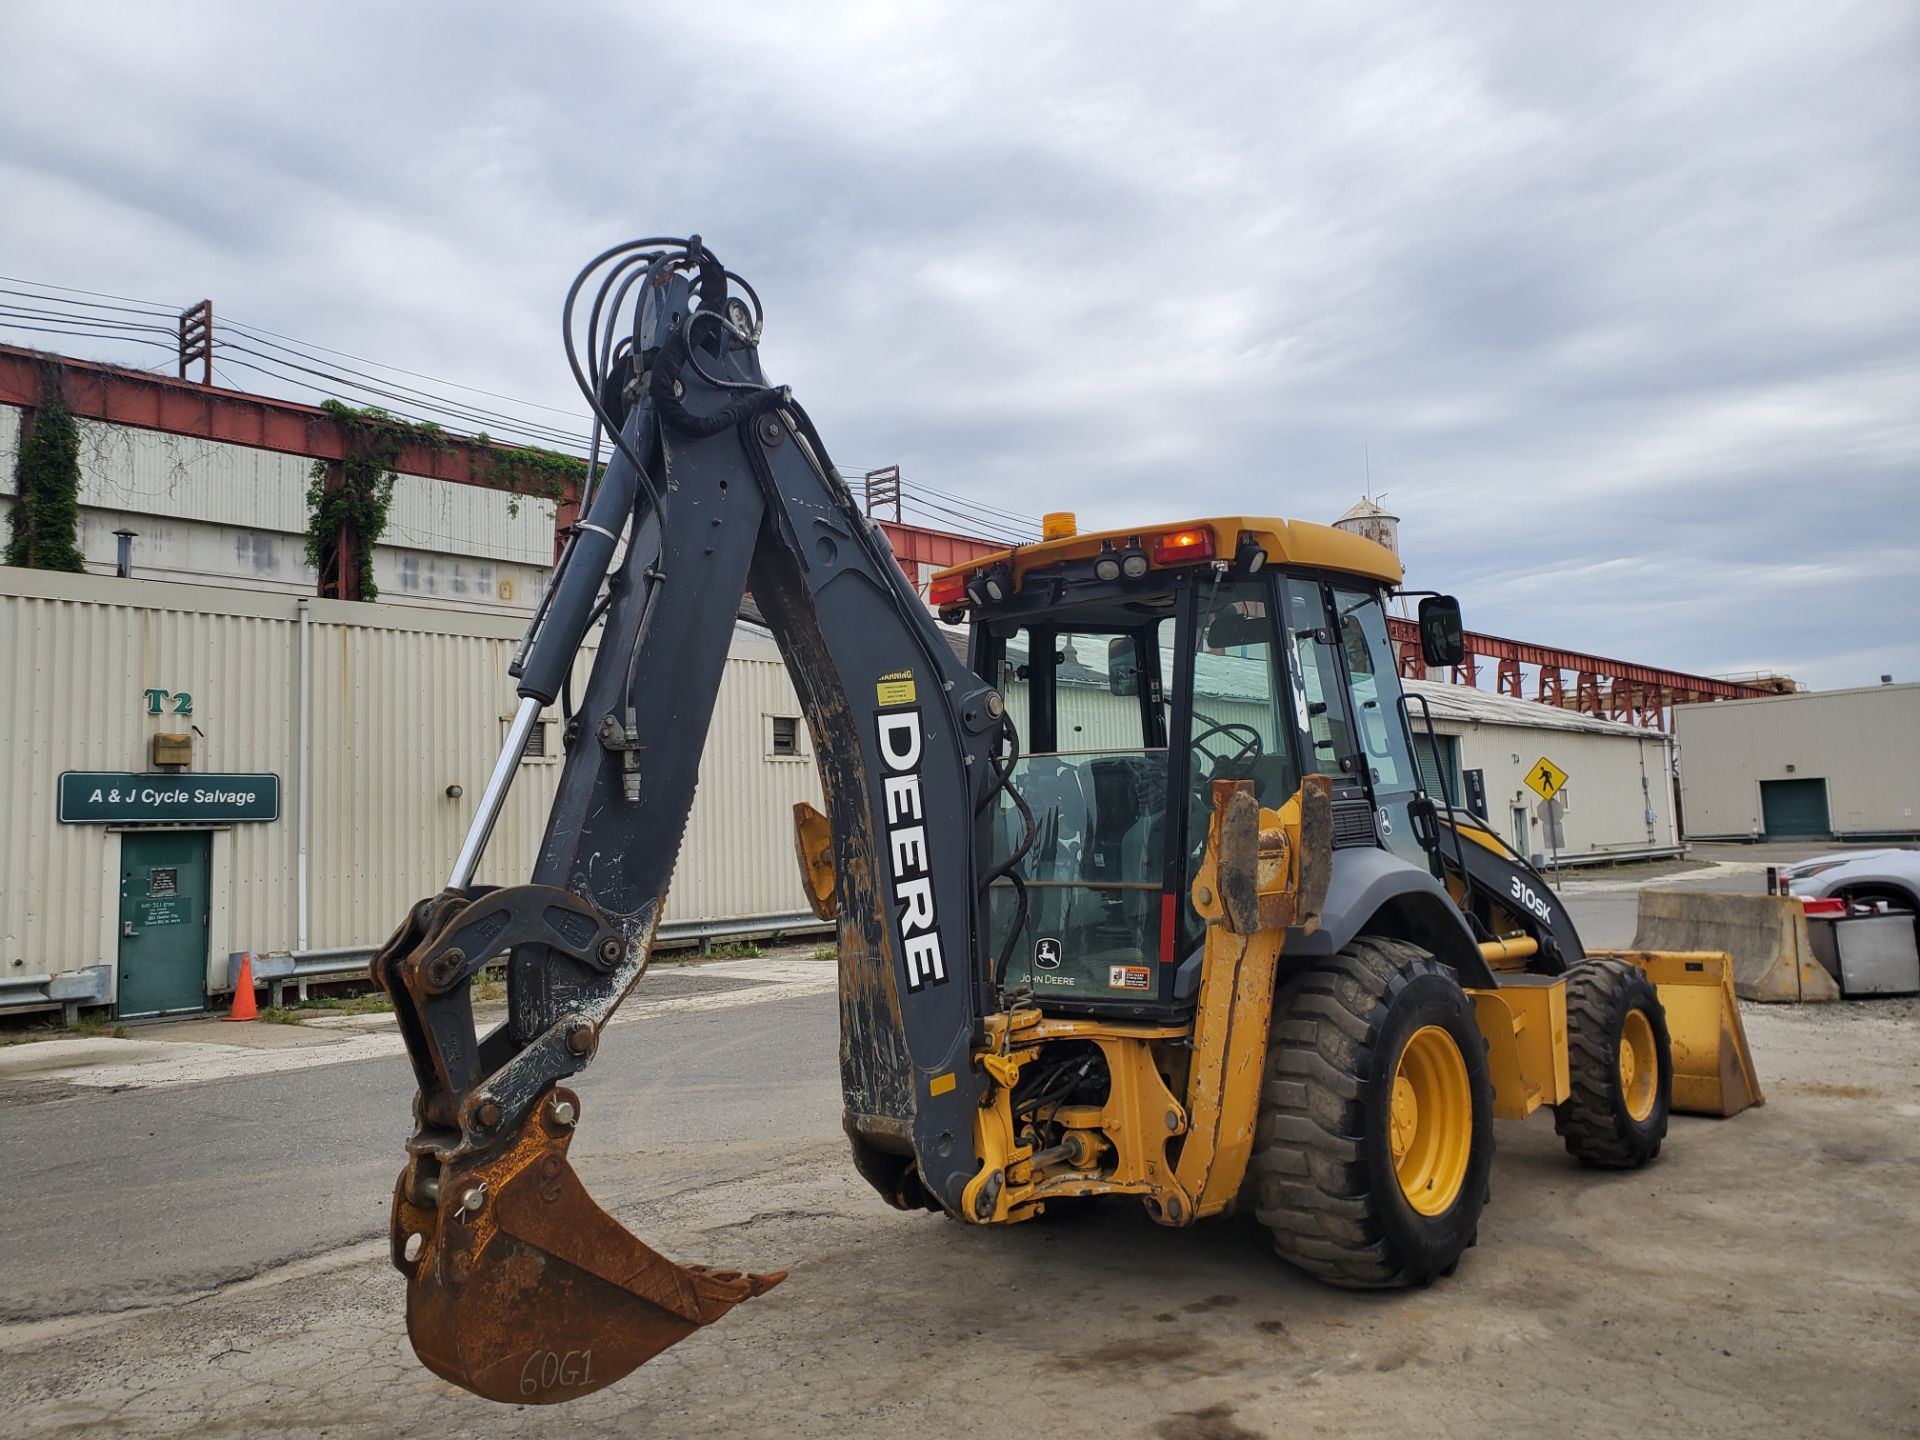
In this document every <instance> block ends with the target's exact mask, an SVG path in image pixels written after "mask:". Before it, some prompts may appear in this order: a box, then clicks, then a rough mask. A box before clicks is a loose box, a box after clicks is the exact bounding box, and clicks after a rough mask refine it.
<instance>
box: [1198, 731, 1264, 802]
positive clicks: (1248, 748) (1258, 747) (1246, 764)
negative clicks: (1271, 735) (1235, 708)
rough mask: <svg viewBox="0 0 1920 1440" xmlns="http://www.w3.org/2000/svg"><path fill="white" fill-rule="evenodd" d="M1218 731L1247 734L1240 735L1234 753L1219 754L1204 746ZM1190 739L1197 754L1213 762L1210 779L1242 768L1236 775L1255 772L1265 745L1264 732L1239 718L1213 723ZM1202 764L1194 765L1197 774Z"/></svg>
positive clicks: (1234, 734)
mask: <svg viewBox="0 0 1920 1440" xmlns="http://www.w3.org/2000/svg"><path fill="white" fill-rule="evenodd" d="M1217 735H1229V736H1235V737H1244V738H1241V739H1240V743H1239V745H1238V746H1237V747H1236V748H1235V749H1234V750H1233V752H1232V753H1231V754H1228V755H1215V754H1213V753H1212V752H1211V751H1209V750H1206V749H1204V748H1202V747H1204V746H1205V744H1206V742H1207V741H1209V740H1211V739H1213V738H1214V737H1215V736H1217ZM1188 743H1189V744H1190V745H1191V746H1192V749H1193V753H1194V754H1195V756H1197V757H1200V758H1202V759H1205V760H1207V761H1209V762H1210V766H1209V768H1208V770H1207V776H1206V778H1207V780H1208V781H1209V782H1211V781H1214V780H1217V779H1222V778H1226V777H1228V776H1229V775H1232V772H1235V771H1238V772H1240V774H1239V775H1233V778H1242V777H1244V776H1246V775H1250V774H1251V773H1252V767H1253V762H1254V761H1256V760H1258V759H1259V758H1260V756H1261V753H1262V749H1263V747H1262V744H1261V740H1260V732H1259V731H1258V730H1256V729H1255V728H1254V727H1253V726H1251V725H1248V724H1246V723H1244V722H1243V721H1239V720H1222V721H1219V722H1217V723H1214V724H1210V725H1208V726H1207V727H1206V729H1204V730H1202V731H1200V732H1199V733H1198V734H1196V735H1195V736H1194V737H1193V739H1192V740H1191V741H1189V742H1188ZM1199 768H1200V767H1199V766H1197V765H1196V766H1195V767H1194V770H1195V773H1196V774H1198V772H1199ZM1194 788H1195V790H1196V791H1197V790H1199V788H1200V787H1199V786H1197V785H1196V786H1195V787H1194Z"/></svg>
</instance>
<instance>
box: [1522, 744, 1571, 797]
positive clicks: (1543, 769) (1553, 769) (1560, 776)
mask: <svg viewBox="0 0 1920 1440" xmlns="http://www.w3.org/2000/svg"><path fill="white" fill-rule="evenodd" d="M1566 783H1567V772H1566V771H1564V770H1562V769H1561V768H1560V767H1559V766H1558V765H1556V764H1554V763H1553V762H1552V761H1551V760H1549V759H1547V757H1546V756H1544V755H1542V756H1541V757H1540V758H1539V759H1538V760H1536V761H1534V762H1533V768H1532V769H1531V770H1529V771H1528V772H1527V784H1528V786H1529V787H1530V788H1531V789H1532V790H1533V793H1534V794H1536V795H1538V796H1539V797H1540V798H1541V799H1542V800H1551V799H1552V798H1553V797H1554V796H1556V795H1558V794H1559V793H1560V791H1561V789H1562V787H1564V786H1565V785H1566Z"/></svg>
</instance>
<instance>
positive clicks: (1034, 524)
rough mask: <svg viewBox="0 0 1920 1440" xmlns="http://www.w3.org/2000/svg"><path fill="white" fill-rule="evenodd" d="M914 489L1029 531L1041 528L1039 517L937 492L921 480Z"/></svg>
mask: <svg viewBox="0 0 1920 1440" xmlns="http://www.w3.org/2000/svg"><path fill="white" fill-rule="evenodd" d="M912 488H913V489H914V490H916V491H918V492H919V493H920V494H923V495H933V496H937V497H938V498H940V499H942V500H951V501H952V502H953V503H954V504H956V505H965V506H967V507H969V508H970V509H974V510H983V511H985V512H986V513H988V514H990V515H998V516H1000V517H1001V518H1002V519H1006V520H1014V521H1018V522H1019V523H1020V524H1021V525H1022V526H1024V527H1026V528H1028V529H1032V530H1038V529H1039V528H1040V517H1039V516H1038V515H1022V514H1020V513H1019V512H1018V511H1015V510H1006V509H1002V508H1001V507H1000V506H998V505H989V504H988V503H987V502H986V501H984V500H976V499H975V498H974V497H973V496H971V495H954V494H952V493H950V492H948V491H945V490H936V489H934V488H933V486H931V485H928V484H925V483H923V482H922V481H919V480H915V481H913V482H912Z"/></svg>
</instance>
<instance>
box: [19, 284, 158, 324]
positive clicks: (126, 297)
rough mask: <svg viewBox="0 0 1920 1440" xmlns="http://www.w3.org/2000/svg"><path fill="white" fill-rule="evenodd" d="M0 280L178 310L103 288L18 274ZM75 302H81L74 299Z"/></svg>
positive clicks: (156, 310)
mask: <svg viewBox="0 0 1920 1440" xmlns="http://www.w3.org/2000/svg"><path fill="white" fill-rule="evenodd" d="M0 280H10V281H12V282H13V283H14V284H15V285H33V286H37V287H38V288H40V289H42V290H63V291H65V292H66V293H67V294H69V295H92V296H95V297H97V298H99V299H101V300H124V301H126V302H127V303H128V304H129V305H145V306H147V307H148V308H149V309H151V310H152V312H153V313H154V314H156V315H174V314H178V313H179V312H178V311H176V310H169V309H168V308H167V307H166V306H164V305H162V304H160V303H159V302H158V301H156V300H137V299H135V298H134V297H133V296H131V295H113V294H110V293H108V292H107V291H105V290H81V289H78V288H76V287H75V286H72V285H55V284H52V283H51V282H49V281H45V280H28V279H25V278H23V277H21V276H19V275H0ZM74 303H76V304H79V303H83V302H79V301H76V302H74Z"/></svg>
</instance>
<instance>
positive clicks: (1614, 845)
mask: <svg viewBox="0 0 1920 1440" xmlns="http://www.w3.org/2000/svg"><path fill="white" fill-rule="evenodd" d="M1406 688H1407V691H1408V694H1409V695H1410V696H1419V697H1424V698H1425V700H1426V702H1427V704H1428V706H1429V707H1430V708H1431V710H1432V713H1433V729H1434V737H1435V739H1436V740H1437V742H1438V751H1437V754H1436V755H1432V756H1430V755H1429V754H1428V753H1426V752H1427V750H1428V747H1427V742H1426V736H1425V735H1424V734H1422V733H1420V732H1422V731H1423V730H1424V729H1425V726H1424V723H1423V720H1424V717H1423V716H1422V714H1421V710H1420V704H1419V701H1418V700H1415V701H1414V703H1413V717H1414V729H1415V733H1416V738H1417V741H1418V745H1419V748H1420V750H1421V751H1422V752H1423V753H1422V755H1421V767H1420V768H1421V772H1422V778H1423V779H1425V781H1426V784H1427V788H1428V789H1429V790H1430V791H1432V792H1433V793H1434V794H1436V795H1438V794H1440V793H1441V792H1442V790H1443V789H1444V791H1445V793H1446V795H1447V798H1448V799H1449V800H1451V801H1452V802H1453V803H1454V804H1456V805H1460V806H1463V807H1465V808H1466V809H1469V810H1472V811H1473V812H1474V813H1476V814H1478V815H1480V816H1482V817H1483V818H1484V819H1486V820H1487V821H1489V822H1490V823H1491V824H1492V825H1493V827H1494V829H1495V830H1497V831H1498V832H1499V833H1500V836H1501V838H1503V839H1504V840H1506V841H1507V843H1508V844H1510V845H1512V846H1513V847H1514V848H1515V849H1516V850H1518V851H1519V852H1520V853H1521V854H1523V855H1528V856H1534V857H1539V858H1541V859H1546V858H1549V857H1552V856H1554V854H1555V846H1554V843H1553V838H1554V837H1553V834H1552V831H1551V829H1550V825H1549V815H1548V806H1547V803H1546V802H1545V801H1543V800H1542V799H1541V798H1540V796H1539V795H1538V794H1536V793H1535V792H1534V791H1533V790H1532V789H1530V788H1529V787H1528V785H1527V783H1526V781H1527V776H1528V775H1529V774H1531V773H1533V770H1534V767H1536V766H1537V765H1538V764H1539V762H1540V761H1541V760H1542V759H1546V760H1549V761H1551V762H1552V763H1553V765H1554V766H1555V767H1556V768H1558V769H1559V770H1561V771H1564V772H1565V774H1566V776H1567V782H1566V785H1565V787H1564V788H1563V789H1562V790H1561V791H1560V792H1559V794H1558V795H1556V796H1555V797H1554V798H1555V801H1556V802H1557V803H1558V805H1559V807H1560V814H1559V817H1558V818H1559V827H1560V837H1559V846H1558V854H1557V858H1558V859H1559V861H1560V863H1562V864H1581V863H1591V862H1596V861H1608V860H1627V859H1647V858H1652V857H1655V856H1660V855H1674V854H1678V853H1679V851H1680V850H1681V848H1682V845H1681V838H1680V828H1679V825H1678V822H1677V820H1676V818H1675V815H1674V798H1673V764H1672V754H1673V745H1672V742H1671V740H1669V738H1668V737H1667V736H1666V735H1663V734H1662V733H1660V732H1659V731H1657V730H1645V729H1642V728H1641V727H1639V726H1637V725H1622V724H1620V723H1618V722H1616V721H1612V720H1596V719H1594V718H1593V717H1591V716H1588V715H1578V714H1575V713H1574V712H1573V711H1571V710H1558V709H1554V708H1553V707H1551V706H1547V705H1540V704H1536V703H1535V702H1533V701H1531V700H1516V699H1513V698H1512V697H1510V696H1506V695H1494V694H1490V693H1489V692H1487V691H1485V690H1473V689H1469V688H1467V687H1466V686H1464V685H1444V684H1440V683H1437V682H1435V681H1430V680H1410V681H1408V682H1406Z"/></svg>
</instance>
